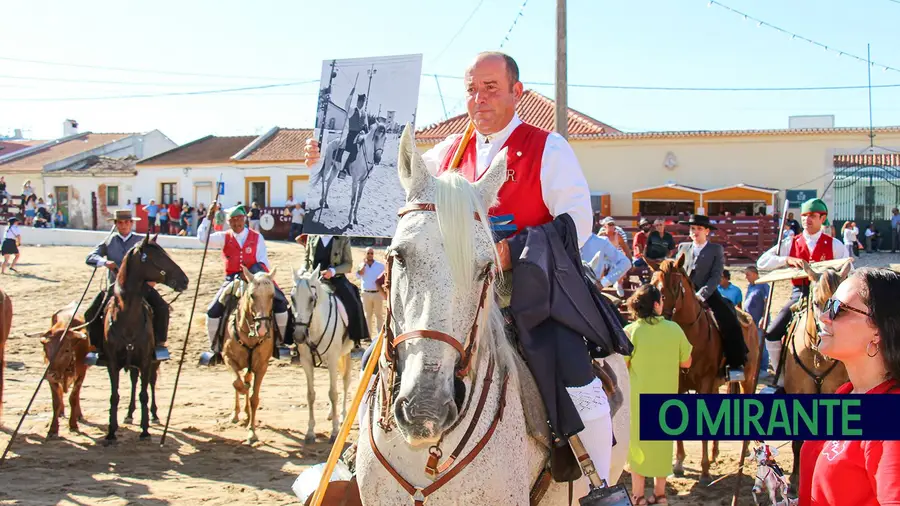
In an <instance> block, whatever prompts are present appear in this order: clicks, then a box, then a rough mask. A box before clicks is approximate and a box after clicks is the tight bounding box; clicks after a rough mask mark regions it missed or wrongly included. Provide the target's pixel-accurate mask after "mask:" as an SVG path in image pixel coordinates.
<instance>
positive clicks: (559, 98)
mask: <svg viewBox="0 0 900 506" xmlns="http://www.w3.org/2000/svg"><path fill="white" fill-rule="evenodd" d="M566 68H567V65H566V0H556V119H555V123H556V125H555V126H556V131H557V132H558V133H559V135H562V137H563V139H566V140H568V139H569V106H568V98H567V95H568V94H567V87H568V81H567V80H566Z"/></svg>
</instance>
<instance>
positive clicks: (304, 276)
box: [291, 266, 353, 443]
mask: <svg viewBox="0 0 900 506" xmlns="http://www.w3.org/2000/svg"><path fill="white" fill-rule="evenodd" d="M320 270H321V269H320V268H319V266H316V268H315V269H313V270H312V271H310V272H306V271H303V270H301V271H297V272H294V288H293V289H292V290H291V305H292V306H293V309H294V329H295V331H294V340H295V341H296V342H297V353H298V354H299V355H300V364H301V365H302V366H303V372H305V373H306V401H307V404H308V405H309V425H308V426H307V430H306V439H305V441H306V443H315V442H316V419H315V410H314V409H313V404H314V403H315V402H316V387H315V381H314V380H315V378H314V371H315V367H316V366H317V364H316V362H317V361H318V362H320V363H321V365H324V366H325V367H327V368H328V377H329V380H330V381H329V383H328V384H329V385H330V387H329V389H328V398H329V400H330V401H331V415H330V416H329V417H328V419H329V420H331V438H330V439H329V442H331V443H333V442H334V439H335V437H336V436H337V433H338V432H339V431H340V428H341V423H342V421H343V420H344V419H345V418H346V417H347V390H348V389H349V388H350V351H351V350H352V349H353V342H352V341H351V340H350V339H348V334H347V316H346V311H345V310H344V307H343V304H341V301H340V300H338V298H337V296H336V295H335V294H334V293H333V292H332V291H331V290H330V289H329V288H328V286H327V285H326V284H325V283H323V282H322V280H321V279H320V278H319V271H320ZM338 374H340V376H341V377H342V379H343V382H344V397H343V405H342V408H341V417H340V418H338V416H337V404H338V402H337V401H338V385H337V382H338Z"/></svg>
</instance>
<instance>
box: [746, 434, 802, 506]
mask: <svg viewBox="0 0 900 506" xmlns="http://www.w3.org/2000/svg"><path fill="white" fill-rule="evenodd" d="M777 454H778V450H773V456H774V455H777ZM753 457H754V458H755V459H756V479H755V480H754V481H753V504H756V505H759V501H758V500H757V498H756V496H757V494H761V493H762V492H763V491H766V492H768V493H769V501H771V504H772V506H780V505H782V504H783V505H785V506H790V505H791V504H795V502H792V501H793V499H791V498H790V497H788V491H789V489H790V485H788V481H787V480H786V479H785V477H784V474H783V473H782V474H779V473H777V472H776V471H775V469H773V468H772V467H770V466H769V465H768V458H767V456H766V451H765V446H759V447H757V448H755V449H754V450H753ZM778 495H781V498H782V499H784V501H778Z"/></svg>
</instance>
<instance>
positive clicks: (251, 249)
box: [244, 246, 253, 254]
mask: <svg viewBox="0 0 900 506" xmlns="http://www.w3.org/2000/svg"><path fill="white" fill-rule="evenodd" d="M244 252H246V253H248V254H249V253H253V248H251V247H250V246H247V247H246V248H244Z"/></svg>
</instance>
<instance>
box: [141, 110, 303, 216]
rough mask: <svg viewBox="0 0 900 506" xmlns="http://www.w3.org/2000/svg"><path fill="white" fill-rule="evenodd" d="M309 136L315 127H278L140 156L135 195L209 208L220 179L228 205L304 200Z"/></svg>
mask: <svg viewBox="0 0 900 506" xmlns="http://www.w3.org/2000/svg"><path fill="white" fill-rule="evenodd" d="M311 137H312V129H289V128H279V127H274V128H272V129H271V130H269V131H268V132H266V133H265V134H263V135H260V136H258V137H257V136H237V137H217V136H213V135H209V136H206V137H203V138H200V139H197V140H195V141H193V142H189V143H187V144H185V145H183V146H179V147H177V148H174V149H170V150H169V151H166V152H164V153H160V154H158V155H156V156H151V157H149V158H144V159H143V160H140V161H139V162H138V163H137V165H136V168H137V176H136V177H135V185H134V187H135V192H134V196H135V198H140V202H141V203H142V204H144V205H146V204H148V203H149V202H150V199H155V200H156V202H157V203H163V204H170V203H172V202H173V201H178V200H179V199H182V200H184V201H186V202H188V203H189V204H190V205H191V206H197V205H198V204H201V203H202V204H204V205H205V206H207V207H208V206H209V203H210V202H211V201H213V200H215V197H216V182H218V181H219V180H220V178H221V180H222V182H224V184H225V194H224V195H223V196H222V197H221V198H220V199H219V200H220V201H221V202H222V203H223V205H225V206H232V205H235V204H237V203H238V202H241V203H243V204H250V203H252V202H259V205H260V206H261V207H281V206H284V204H285V202H286V201H287V200H288V199H289V198H293V199H294V200H295V201H297V202H302V201H304V200H305V199H306V190H307V184H308V181H309V170H308V169H307V167H306V164H305V160H304V158H303V146H304V144H305V143H306V140H307V139H309V138H311Z"/></svg>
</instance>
